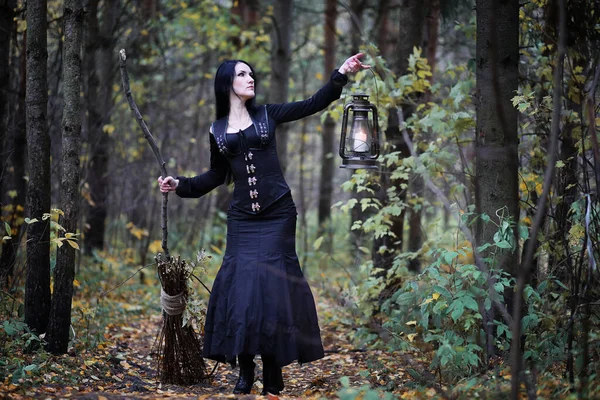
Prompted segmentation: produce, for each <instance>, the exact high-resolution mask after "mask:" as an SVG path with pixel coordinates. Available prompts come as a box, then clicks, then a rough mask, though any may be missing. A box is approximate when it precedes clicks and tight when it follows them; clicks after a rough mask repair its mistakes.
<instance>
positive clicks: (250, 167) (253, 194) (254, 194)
mask: <svg viewBox="0 0 600 400" xmlns="http://www.w3.org/2000/svg"><path fill="white" fill-rule="evenodd" d="M252 157H253V154H252V152H248V154H244V160H246V162H249V161H251V160H252ZM246 171H247V172H248V175H250V176H249V177H248V186H256V183H257V182H258V179H256V176H254V174H255V173H256V166H255V165H254V164H246ZM250 198H251V199H252V200H254V199H258V190H256V189H254V190H252V189H251V190H250ZM252 211H253V212H258V211H260V203H259V202H258V201H256V202H254V203H252Z"/></svg>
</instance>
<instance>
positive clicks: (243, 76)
mask: <svg viewBox="0 0 600 400" xmlns="http://www.w3.org/2000/svg"><path fill="white" fill-rule="evenodd" d="M231 86H232V87H231V88H232V90H233V92H234V93H235V94H236V95H237V96H238V97H239V98H240V99H241V100H242V101H246V100H248V99H251V98H253V97H254V74H253V73H252V70H251V69H250V67H249V66H248V65H247V64H244V63H241V62H239V63H237V64H236V65H235V76H234V77H233V84H232V85H231Z"/></svg>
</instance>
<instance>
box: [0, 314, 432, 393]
mask: <svg viewBox="0 0 600 400" xmlns="http://www.w3.org/2000/svg"><path fill="white" fill-rule="evenodd" d="M322 305H323V303H321V304H320V306H321V308H322ZM320 311H321V310H320ZM160 326H161V318H160V315H155V316H150V317H147V316H143V315H139V316H136V317H133V318H131V319H130V320H129V321H127V322H126V323H124V324H123V325H121V324H119V325H116V324H115V325H110V324H109V325H108V326H107V327H106V329H105V333H104V338H105V341H104V342H103V343H102V344H100V345H98V347H97V348H96V349H94V350H86V349H83V350H81V351H80V352H79V354H75V353H74V352H73V351H72V352H71V354H67V355H64V356H53V357H51V358H50V359H48V360H47V361H46V364H47V365H46V366H47V367H49V368H44V369H45V370H46V371H47V372H45V373H43V375H42V376H38V377H37V379H35V383H33V382H32V383H33V385H20V384H13V383H9V381H8V380H5V381H4V382H3V383H2V382H0V398H10V399H23V398H72V399H100V400H105V399H107V400H112V399H121V398H129V399H150V398H152V399H154V398H179V399H213V398H215V399H218V398H239V399H253V398H265V397H263V396H261V395H260V393H261V391H262V383H261V382H262V369H261V362H260V360H256V361H257V370H256V381H255V384H254V387H253V390H252V393H251V394H250V395H243V396H237V397H236V396H234V395H232V394H231V392H232V389H233V386H234V385H235V382H236V380H237V373H238V370H237V369H232V368H231V367H230V366H229V365H227V364H222V363H220V364H218V365H217V366H216V369H215V371H214V375H213V377H212V378H211V379H210V380H209V381H208V382H206V383H202V384H196V385H191V386H176V385H161V384H160V383H159V382H158V380H157V375H156V359H155V357H154V348H155V340H156V336H157V333H158V331H159V329H160ZM354 334H355V333H354V332H353V331H352V330H351V329H350V328H349V327H347V326H345V325H343V324H341V323H335V322H333V323H327V324H324V326H322V333H321V335H322V339H323V344H324V347H325V353H326V354H325V357H324V358H323V359H321V360H318V361H316V362H313V363H309V364H305V365H302V366H301V365H299V364H297V363H293V364H291V365H289V366H286V367H284V369H283V376H284V381H285V385H286V386H285V389H284V391H283V392H282V393H281V395H279V396H278V397H279V398H282V399H290V398H295V399H322V398H339V397H340V394H341V392H340V391H341V390H342V389H343V388H344V386H343V385H342V383H341V382H342V380H343V381H345V382H346V387H351V388H360V387H362V388H363V394H364V392H365V391H366V387H367V385H368V386H369V387H372V388H379V389H381V390H382V391H389V392H393V393H394V394H395V395H396V396H398V397H401V398H432V397H435V391H434V390H433V389H429V390H427V389H423V388H419V389H417V387H416V385H415V384H414V382H413V379H412V378H411V376H410V374H409V373H408V372H407V370H406V365H402V361H401V360H402V359H403V358H402V357H398V355H396V354H394V353H391V352H385V351H381V350H370V349H357V348H356V347H355V345H354V344H353V342H352V338H353V336H354ZM404 360H406V355H404ZM417 363H419V362H417ZM419 364H420V363H419ZM207 366H208V368H207V369H208V371H209V372H210V371H212V370H213V368H215V363H214V362H212V361H207ZM421 367H425V366H424V365H419V366H418V368H421ZM425 369H426V367H425ZM61 376H62V377H63V378H64V379H61ZM343 377H345V378H343ZM342 378H343V379H342ZM360 397H362V396H359V398H360ZM270 398H274V397H273V396H270ZM352 398H354V397H352Z"/></svg>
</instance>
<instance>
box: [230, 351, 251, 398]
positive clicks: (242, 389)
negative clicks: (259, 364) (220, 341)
mask: <svg viewBox="0 0 600 400" xmlns="http://www.w3.org/2000/svg"><path fill="white" fill-rule="evenodd" d="M238 362H239V364H240V377H239V378H238V381H237V383H236V384H235V387H234V388H233V394H249V393H250V391H251V390H252V385H254V366H255V365H256V364H254V355H253V354H240V355H239V356H238Z"/></svg>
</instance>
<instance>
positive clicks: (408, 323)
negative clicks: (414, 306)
mask: <svg viewBox="0 0 600 400" xmlns="http://www.w3.org/2000/svg"><path fill="white" fill-rule="evenodd" d="M406 325H407V326H414V325H417V321H408V322H407V323H406Z"/></svg>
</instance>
